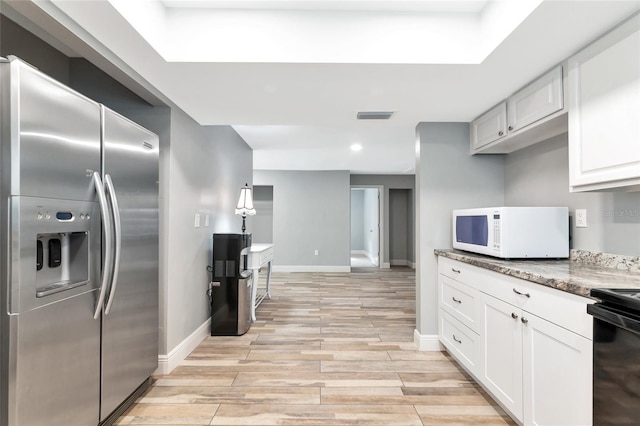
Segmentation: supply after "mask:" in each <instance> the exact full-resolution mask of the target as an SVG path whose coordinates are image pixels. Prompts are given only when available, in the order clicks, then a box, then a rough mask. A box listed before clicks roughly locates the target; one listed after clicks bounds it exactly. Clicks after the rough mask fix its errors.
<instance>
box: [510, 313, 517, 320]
mask: <svg viewBox="0 0 640 426" xmlns="http://www.w3.org/2000/svg"><path fill="white" fill-rule="evenodd" d="M511 318H513V319H514V320H517V319H518V314H516V313H515V312H511Z"/></svg>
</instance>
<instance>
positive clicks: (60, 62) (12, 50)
mask: <svg viewBox="0 0 640 426" xmlns="http://www.w3.org/2000/svg"><path fill="white" fill-rule="evenodd" d="M9 55H14V56H17V57H18V58H20V59H22V60H23V61H26V62H28V63H29V64H31V65H33V66H34V67H36V68H38V69H39V70H42V71H43V72H46V73H47V75H49V76H50V77H52V78H54V79H56V80H58V81H59V82H60V83H63V84H67V85H68V84H69V58H68V57H67V56H66V55H64V54H63V53H62V52H60V51H58V50H56V49H54V48H53V47H51V46H50V45H49V44H47V43H45V42H44V41H42V40H41V39H40V38H38V37H36V36H35V35H33V34H31V33H30V32H28V31H26V30H25V29H23V28H22V27H21V26H19V25H18V24H16V23H14V22H13V21H12V20H10V19H9V18H7V17H6V16H4V15H0V56H4V57H7V56H9Z"/></svg>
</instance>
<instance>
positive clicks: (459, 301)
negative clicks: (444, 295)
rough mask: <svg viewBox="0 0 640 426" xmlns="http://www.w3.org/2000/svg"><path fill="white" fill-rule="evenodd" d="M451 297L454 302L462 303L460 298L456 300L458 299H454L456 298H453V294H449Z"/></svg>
mask: <svg viewBox="0 0 640 426" xmlns="http://www.w3.org/2000/svg"><path fill="white" fill-rule="evenodd" d="M451 298H452V299H453V301H454V302H456V303H462V300H458V299H456V298H455V297H453V296H451Z"/></svg>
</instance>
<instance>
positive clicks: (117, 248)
mask: <svg viewBox="0 0 640 426" xmlns="http://www.w3.org/2000/svg"><path fill="white" fill-rule="evenodd" d="M104 183H105V186H106V188H107V194H108V195H109V200H110V201H111V210H112V212H113V229H114V231H115V232H114V235H115V242H114V257H113V269H112V271H113V272H112V278H111V286H110V289H109V299H108V301H107V307H106V308H105V310H104V314H105V315H109V312H111V305H112V304H113V300H114V298H115V294H116V287H117V286H118V274H119V272H120V257H121V255H122V222H121V221H120V207H119V206H118V198H117V197H116V190H115V187H114V186H113V181H112V180H111V176H109V175H108V174H107V175H105V176H104Z"/></svg>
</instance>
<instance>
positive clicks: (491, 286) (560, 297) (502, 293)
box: [482, 274, 594, 339]
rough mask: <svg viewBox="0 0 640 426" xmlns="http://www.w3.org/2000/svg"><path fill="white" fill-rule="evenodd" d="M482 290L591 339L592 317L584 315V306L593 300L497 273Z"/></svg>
mask: <svg viewBox="0 0 640 426" xmlns="http://www.w3.org/2000/svg"><path fill="white" fill-rule="evenodd" d="M482 291H483V292H484V293H487V294H489V295H491V296H493V297H495V298H498V299H500V300H503V301H505V302H507V303H510V304H512V305H514V306H517V307H519V308H521V309H522V310H524V311H527V312H529V313H532V314H534V315H537V316H539V317H541V318H544V319H545V320H547V321H549V322H552V323H554V324H557V325H559V326H561V327H564V328H566V329H567V330H570V331H573V332H574V333H577V334H579V335H581V336H584V337H586V338H587V339H592V338H593V317H591V315H589V314H587V305H588V304H589V303H593V302H594V301H593V300H591V299H588V298H586V297H580V296H577V295H575V294H570V293H567V292H565V291H561V290H556V289H553V288H550V287H545V286H544V285H541V284H536V283H531V282H529V281H525V280H521V279H518V278H513V277H509V276H506V275H501V274H496V276H495V277H494V278H493V279H491V280H489V281H487V282H486V283H485V287H484V288H483V289H482Z"/></svg>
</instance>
